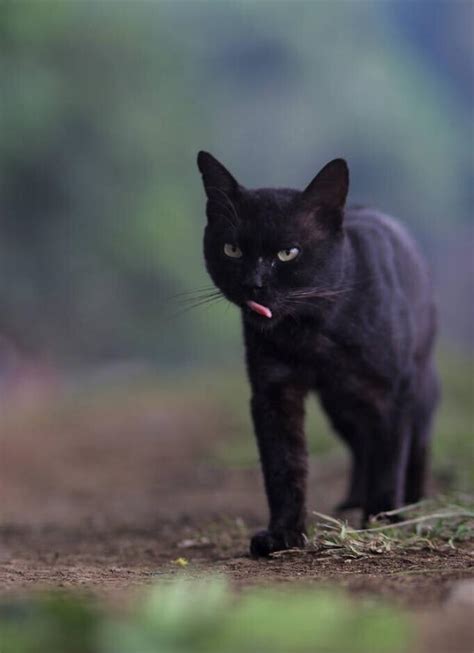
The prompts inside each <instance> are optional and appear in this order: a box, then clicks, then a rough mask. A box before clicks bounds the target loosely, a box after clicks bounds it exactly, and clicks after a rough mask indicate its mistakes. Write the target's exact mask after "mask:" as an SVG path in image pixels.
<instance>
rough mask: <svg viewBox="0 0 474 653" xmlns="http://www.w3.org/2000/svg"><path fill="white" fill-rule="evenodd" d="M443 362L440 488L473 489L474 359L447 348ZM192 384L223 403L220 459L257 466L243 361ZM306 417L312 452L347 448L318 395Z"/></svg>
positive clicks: (436, 453)
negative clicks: (223, 434) (224, 427)
mask: <svg viewBox="0 0 474 653" xmlns="http://www.w3.org/2000/svg"><path fill="white" fill-rule="evenodd" d="M438 363H439V370H440V377H441V384H442V398H441V403H440V406H439V411H438V413H437V415H436V419H435V430H434V434H433V469H434V475H435V481H436V486H437V488H438V489H441V490H442V491H447V490H457V491H461V492H462V491H463V492H472V490H473V489H474V466H473V464H472V461H473V459H474V450H473V440H472V432H473V423H474V414H473V398H474V361H473V360H472V357H469V356H461V355H460V354H459V353H456V351H453V350H446V349H443V350H442V351H441V354H440V356H439V361H438ZM193 385H194V386H198V385H202V386H203V387H204V388H205V392H206V393H207V396H209V393H211V394H212V396H213V397H214V399H215V402H216V404H219V405H221V406H223V407H224V410H225V411H226V412H227V414H228V421H229V425H230V431H229V433H228V435H227V436H226V438H225V439H224V440H223V441H222V442H220V443H219V445H218V447H217V450H216V456H217V458H218V460H219V461H221V462H222V463H223V464H225V465H230V466H253V465H256V464H257V463H258V454H257V448H256V445H255V441H254V437H253V429H252V425H251V422H250V412H249V408H248V400H249V389H248V383H247V381H246V378H245V371H244V368H243V364H242V363H236V364H235V366H234V368H233V369H232V370H230V371H228V372H223V371H221V372H215V371H214V372H212V373H208V374H207V375H204V376H201V377H200V381H199V383H197V382H196V381H194V382H193ZM307 417H308V420H307V426H306V432H307V435H308V439H309V449H310V452H311V453H312V454H314V455H316V456H322V455H325V454H328V453H331V452H336V451H338V452H343V451H345V449H344V446H343V444H342V443H341V441H340V440H339V439H338V438H337V436H335V435H334V434H333V433H332V432H331V427H330V425H329V424H328V422H327V420H326V418H325V416H324V414H323V412H322V410H321V409H320V407H319V405H318V403H317V401H316V400H315V399H313V398H309V400H308V402H307Z"/></svg>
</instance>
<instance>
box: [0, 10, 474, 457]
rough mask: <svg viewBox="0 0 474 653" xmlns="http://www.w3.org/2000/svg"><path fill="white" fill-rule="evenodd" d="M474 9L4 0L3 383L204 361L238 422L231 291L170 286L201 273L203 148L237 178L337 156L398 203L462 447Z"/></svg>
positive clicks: (472, 288)
mask: <svg viewBox="0 0 474 653" xmlns="http://www.w3.org/2000/svg"><path fill="white" fill-rule="evenodd" d="M473 16H474V12H473V5H472V3H471V2H469V1H466V2H464V1H461V0H460V1H457V2H447V1H446V2H444V1H433V2H429V1H426V0H421V1H418V0H411V1H409V2H395V1H394V2H376V1H365V0H359V1H358V2H345V1H340V2H333V1H329V0H327V1H324V0H323V1H314V2H310V1H308V2H298V1H296V2H293V1H292V2H283V1H282V2H264V1H261V2H256V1H254V2H249V1H233V2H231V1H228V2H217V1H214V2H205V1H204V2H186V1H182V0H180V1H179V2H176V1H175V2H164V1H161V2H105V1H103V2H100V1H96V2H88V1H81V2H59V1H58V2H52V1H47V0H44V1H42V2H33V1H30V2H26V1H23V0H3V1H2V2H1V4H0V85H1V104H0V382H1V384H2V388H3V397H4V398H5V397H7V402H9V401H10V399H9V397H14V396H16V395H17V394H22V393H25V392H26V391H25V388H27V390H28V392H30V391H31V392H32V393H33V394H34V393H40V394H41V393H43V394H45V393H46V394H47V393H50V392H51V393H53V394H54V393H55V392H56V390H57V388H58V387H62V386H63V385H64V384H65V383H69V384H70V383H72V384H73V385H74V384H75V386H76V387H83V386H84V384H86V385H87V384H89V387H90V384H91V383H92V384H97V385H100V386H101V387H103V386H108V385H110V383H113V382H115V381H116V379H117V378H119V377H120V378H124V379H126V382H127V383H128V382H130V380H131V379H132V378H135V376H136V375H138V376H140V375H143V374H145V375H146V374H150V375H152V376H156V377H157V378H159V379H160V383H165V384H167V383H168V382H169V383H171V384H172V383H177V384H178V385H177V386H173V387H175V388H176V393H177V394H178V393H179V392H182V391H183V388H184V387H185V385H186V383H187V384H188V385H189V384H191V381H190V379H192V383H193V384H194V387H197V385H199V383H198V384H197V385H196V379H199V380H201V386H200V387H201V388H207V389H208V390H209V392H210V393H211V394H210V395H209V396H212V393H214V396H215V401H216V402H218V401H221V400H220V399H219V397H220V395H219V397H218V393H217V389H216V386H217V385H219V392H221V393H223V392H224V390H223V388H225V387H229V388H231V389H232V390H229V392H228V395H229V396H231V398H232V400H234V399H235V408H234V410H235V414H236V416H237V417H236V419H237V420H240V419H242V424H243V426H242V427H241V429H240V427H236V433H237V432H239V429H240V430H241V431H242V432H243V431H245V433H247V431H248V430H249V429H250V426H249V424H248V422H247V416H246V411H247V408H246V404H245V403H244V401H245V396H246V392H247V391H246V386H245V378H244V370H243V364H242V361H241V358H242V345H241V338H240V324H239V315H238V311H237V309H235V308H234V307H231V306H225V305H224V304H217V305H215V306H214V305H211V306H209V307H201V308H197V309H195V310H182V309H183V305H182V303H181V302H180V301H179V299H177V298H176V295H177V294H178V293H183V292H188V291H191V290H194V289H196V288H199V287H202V286H205V285H207V284H208V283H209V280H208V279H207V277H206V273H205V270H204V265H203V260H202V244H201V241H202V232H203V227H204V223H205V219H204V193H203V191H202V187H201V181H200V178H199V175H198V171H197V168H196V163H195V159H196V153H197V151H198V150H199V149H206V150H209V151H211V152H212V153H213V154H215V155H216V156H217V157H218V158H220V159H221V160H222V161H223V162H224V163H225V164H226V165H227V166H228V167H229V169H230V170H231V171H232V172H233V173H234V174H235V176H236V177H237V178H238V179H239V181H241V183H242V184H244V185H248V186H250V187H252V186H268V185H284V186H295V187H303V186H305V184H306V183H307V182H308V181H309V180H310V179H311V178H312V177H313V176H314V174H315V173H316V172H317V171H318V170H319V169H320V168H321V166H322V165H323V164H324V163H325V162H327V161H328V160H330V159H331V158H334V157H336V156H343V157H345V158H346V159H347V160H348V162H349V164H350V168H351V175H352V186H351V199H352V201H354V202H366V203H369V204H372V205H376V206H377V207H379V208H381V209H383V210H384V211H386V212H388V213H390V214H392V215H395V216H397V217H399V218H400V219H401V220H403V221H404V222H405V223H406V224H407V225H408V226H409V228H410V229H411V230H412V231H413V232H414V234H415V235H416V237H417V239H418V241H419V242H420V244H421V246H422V248H423V250H424V252H425V253H426V256H427V257H428V259H429V261H430V263H431V266H432V268H433V270H434V275H435V279H436V288H437V294H438V297H439V306H440V322H441V338H440V358H441V362H442V366H443V376H444V381H445V398H446V399H445V405H446V408H445V412H444V413H443V416H442V418H441V420H440V424H441V426H440V427H439V428H440V429H441V431H443V433H444V438H445V441H446V442H447V445H446V446H449V447H450V451H451V453H452V455H453V456H454V455H456V452H457V454H458V455H461V456H464V457H465V456H466V453H468V452H469V451H470V452H471V453H472V449H469V447H470V446H471V444H470V443H471V440H470V439H469V436H470V434H469V430H470V429H471V428H472V425H473V414H472V398H473V386H472V366H471V362H472V352H473V345H474V320H473V317H474V313H473V302H472V298H473V297H474V269H473V267H474V263H473V261H474V256H473V252H474V250H473V220H472V206H473V202H474V196H473V171H474V163H473V151H474V149H473V145H474V141H473V123H472V117H473V89H474V86H473V76H472V74H473V63H474V40H473V38H472V34H473V27H474V25H473V22H474V21H473ZM134 375H135V376H134ZM202 379H206V381H202ZM217 379H219V381H217ZM221 379H226V380H228V381H226V382H224V381H222V382H221ZM227 382H228V384H229V385H228V386H226V385H225V383H227ZM237 386H238V391H237V390H236V389H235V388H236V387H237ZM186 387H187V386H186ZM32 388H33V390H32ZM178 388H179V392H178ZM28 392H27V393H28ZM229 401H230V399H229ZM244 413H245V417H242V418H240V415H242V414H244ZM239 423H240V422H239ZM471 433H472V432H471ZM442 435H443V434H442ZM249 438H250V436H249ZM248 442H249V443H250V442H251V441H250V439H249V440H248ZM249 447H250V448H251V449H250V450H251V452H252V453H251V454H249V456H250V458H251V459H252V460H255V452H254V448H253V444H249ZM442 454H443V455H441V454H440V456H439V458H440V460H441V458H442V459H443V460H444V459H445V450H444V449H443V451H442ZM243 458H244V459H246V458H245V455H244V456H243Z"/></svg>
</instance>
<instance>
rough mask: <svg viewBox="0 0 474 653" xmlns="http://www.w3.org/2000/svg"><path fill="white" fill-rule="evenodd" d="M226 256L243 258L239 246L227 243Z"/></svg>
mask: <svg viewBox="0 0 474 653" xmlns="http://www.w3.org/2000/svg"><path fill="white" fill-rule="evenodd" d="M224 254H225V255H226V256H230V258H240V257H241V256H242V250H241V249H240V247H237V245H231V244H230V243H226V244H225V245H224Z"/></svg>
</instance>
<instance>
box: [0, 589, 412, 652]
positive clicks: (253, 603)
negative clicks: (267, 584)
mask: <svg viewBox="0 0 474 653" xmlns="http://www.w3.org/2000/svg"><path fill="white" fill-rule="evenodd" d="M410 640H411V628H410V624H409V621H408V620H407V618H406V617H405V616H404V614H403V613H402V612H401V611H399V610H398V609H395V608H389V607H387V606H385V605H384V604H380V603H379V602H377V603H375V602H374V601H370V600H367V599H364V600H358V601H357V603H356V602H355V601H353V600H350V599H349V598H348V597H346V596H344V595H342V594H340V593H337V592H333V591H329V590H325V591H322V590H316V591H315V590H304V591H301V590H298V591H296V592H291V591H289V590H286V589H285V590H283V589H278V590H277V589H265V590H253V591H249V592H245V593H244V594H243V595H241V596H239V597H236V596H235V595H233V594H232V593H231V592H230V590H229V588H228V587H227V584H226V583H225V581H224V580H222V579H220V578H203V579H198V580H188V579H185V578H182V579H178V580H177V581H174V582H173V583H172V584H170V585H156V586H155V587H153V588H152V589H151V590H149V591H148V592H147V593H146V595H145V596H144V597H143V598H142V599H141V600H140V601H139V602H138V603H137V604H136V605H135V606H134V608H132V609H131V610H130V611H129V612H128V613H127V614H122V615H121V616H120V618H118V617H117V616H111V615H110V614H108V615H106V614H104V613H101V612H100V610H99V609H98V607H97V605H95V604H92V603H89V602H87V601H86V600H85V599H84V598H83V599H81V600H79V599H77V598H73V597H71V596H66V595H52V596H47V597H44V598H38V597H37V598H35V599H31V600H30V601H26V602H14V603H11V604H3V606H2V607H1V610H0V642H1V646H2V648H1V650H2V653H45V652H46V651H47V652H48V653H65V652H66V651H67V653H194V652H196V653H197V652H198V651H201V652H203V651H206V653H214V652H215V653H254V652H255V651H259V653H267V652H268V653H270V652H272V653H273V652H277V653H290V652H291V653H318V651H321V652H324V653H347V651H351V653H359V652H360V653H363V652H364V653H365V652H366V651H377V653H399V652H400V651H404V650H406V647H407V645H408V643H409V641H410Z"/></svg>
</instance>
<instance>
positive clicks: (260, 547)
mask: <svg viewBox="0 0 474 653" xmlns="http://www.w3.org/2000/svg"><path fill="white" fill-rule="evenodd" d="M306 541H307V539H306V535H305V534H304V533H302V532H300V531H278V532H275V531H260V532H259V533H256V534H255V535H254V536H253V537H252V539H251V540H250V555H251V556H252V557H254V558H266V557H267V556H269V555H270V553H274V552H275V551H284V550H285V549H293V548H300V549H303V548H304V547H305V545H306Z"/></svg>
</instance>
